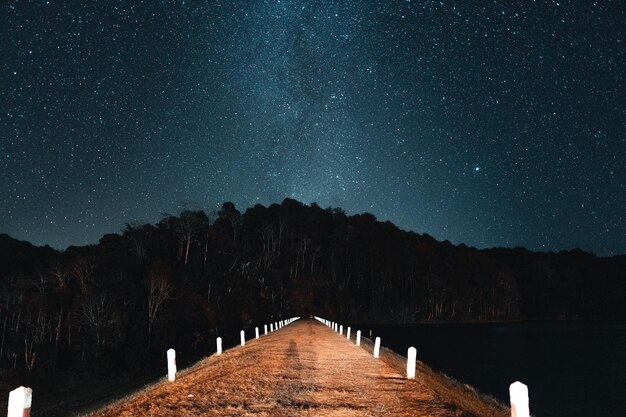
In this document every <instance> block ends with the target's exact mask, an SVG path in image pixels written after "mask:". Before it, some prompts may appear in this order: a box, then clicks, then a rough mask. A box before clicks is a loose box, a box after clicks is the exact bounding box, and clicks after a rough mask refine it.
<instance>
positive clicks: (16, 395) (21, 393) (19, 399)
mask: <svg viewBox="0 0 626 417" xmlns="http://www.w3.org/2000/svg"><path fill="white" fill-rule="evenodd" d="M299 318H300V317H292V318H290V319H286V320H280V321H277V322H274V323H270V326H269V331H270V332H273V331H275V330H278V329H281V328H283V327H285V326H286V325H288V324H291V323H293V322H294V321H296V320H298V319H299ZM267 330H268V328H267V324H264V325H263V331H264V334H267V333H268V332H267ZM240 336H241V346H245V344H246V333H245V331H244V330H242V331H241V332H240ZM259 336H260V335H259V328H258V327H255V328H254V337H255V338H256V339H258V338H259ZM216 345H217V351H216V354H217V355H221V354H222V338H221V337H218V338H217V341H216ZM167 380H168V381H170V382H172V381H175V380H176V351H175V350H174V349H168V351H167ZM32 398H33V390H32V389H31V388H27V387H19V388H16V389H14V390H13V391H11V392H10V393H9V407H8V414H7V417H30V408H31V405H32Z"/></svg>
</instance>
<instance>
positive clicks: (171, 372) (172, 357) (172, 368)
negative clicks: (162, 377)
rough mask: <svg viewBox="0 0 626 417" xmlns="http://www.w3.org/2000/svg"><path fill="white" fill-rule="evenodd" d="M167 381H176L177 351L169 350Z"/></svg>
mask: <svg viewBox="0 0 626 417" xmlns="http://www.w3.org/2000/svg"><path fill="white" fill-rule="evenodd" d="M167 380H168V381H170V382H173V381H175V380H176V351H175V350H174V349H168V350H167Z"/></svg>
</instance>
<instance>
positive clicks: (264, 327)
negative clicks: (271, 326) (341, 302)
mask: <svg viewBox="0 0 626 417" xmlns="http://www.w3.org/2000/svg"><path fill="white" fill-rule="evenodd" d="M263 330H264V331H265V334H267V324H264V325H263Z"/></svg>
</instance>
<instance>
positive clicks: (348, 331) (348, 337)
mask: <svg viewBox="0 0 626 417" xmlns="http://www.w3.org/2000/svg"><path fill="white" fill-rule="evenodd" d="M346 339H348V340H350V326H348V330H347V331H346Z"/></svg>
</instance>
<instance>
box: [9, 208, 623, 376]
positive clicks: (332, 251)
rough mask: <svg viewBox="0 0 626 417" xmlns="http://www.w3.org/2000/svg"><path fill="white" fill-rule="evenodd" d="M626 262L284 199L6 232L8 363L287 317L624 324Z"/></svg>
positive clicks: (103, 371)
mask: <svg viewBox="0 0 626 417" xmlns="http://www.w3.org/2000/svg"><path fill="white" fill-rule="evenodd" d="M625 298H626V257H625V256H616V257H613V258H600V257H596V256H594V255H593V254H590V253H586V252H583V251H581V250H573V251H569V252H565V251H564V252H560V253H552V252H550V253H534V252H529V251H527V250H525V249H523V248H515V249H500V248H498V249H488V250H477V249H474V248H471V247H467V246H464V245H459V246H455V245H453V244H451V243H450V242H448V241H444V242H439V241H436V240H435V239H433V238H432V237H430V236H428V235H426V234H417V233H413V232H406V231H402V230H400V229H398V228H397V227H396V226H394V225H393V224H392V223H390V222H379V221H377V220H376V218H375V217H374V216H373V215H371V214H367V213H365V214H358V215H353V216H348V215H346V214H345V213H344V212H343V211H342V210H341V209H338V208H327V209H323V208H320V207H319V206H317V205H316V204H312V205H311V206H307V205H304V204H301V203H299V202H298V201H295V200H291V199H286V200H284V201H283V202H282V204H272V205H271V206H269V207H264V206H261V205H256V206H254V207H252V208H249V209H247V210H246V211H245V213H243V214H241V213H240V212H239V211H238V210H237V209H236V207H235V206H234V204H232V203H224V204H223V206H222V208H221V210H219V211H218V212H213V213H210V214H207V213H205V212H203V211H183V212H182V213H180V215H178V216H172V215H164V217H163V218H162V220H161V221H160V222H158V223H157V224H155V225H152V224H127V225H126V227H125V229H124V230H123V231H122V232H121V233H120V234H110V235H105V236H103V237H102V238H101V239H100V241H99V243H98V244H96V245H91V246H85V247H69V248H67V249H66V250H65V251H57V250H54V249H52V248H50V247H34V246H32V245H31V244H29V243H27V242H21V241H17V240H14V239H12V238H11V237H9V236H7V235H0V332H1V333H0V367H1V368H3V369H4V371H3V372H14V373H31V372H40V373H53V372H62V371H68V372H83V373H85V374H89V375H92V374H93V375H99V376H112V375H115V374H116V372H119V370H120V369H125V370H126V371H125V372H130V373H132V374H136V375H140V374H144V373H146V372H148V371H149V370H151V369H155V367H156V368H158V369H160V368H162V361H163V355H164V353H163V352H164V351H165V350H166V349H167V348H169V347H175V348H176V349H177V350H178V351H180V352H183V353H182V354H181V355H180V356H181V357H183V358H186V359H182V360H183V361H184V360H187V361H193V360H196V359H198V358H201V357H203V356H206V355H208V354H209V353H211V352H212V351H213V350H214V340H215V337H216V336H217V335H222V336H223V335H229V334H232V335H234V334H235V333H236V332H238V330H239V329H241V328H247V329H249V328H251V327H253V326H255V325H262V324H263V323H268V322H269V321H275V320H278V319H280V318H286V317H291V316H296V315H297V316H308V315H311V314H318V315H321V316H324V317H327V318H329V319H332V320H338V321H343V322H361V323H418V322H421V323H423V322H449V321H454V322H458V321H467V322H472V321H481V322H482V321H515V320H522V319H624V318H626V306H625V305H624V303H623V300H624V299H625Z"/></svg>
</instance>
